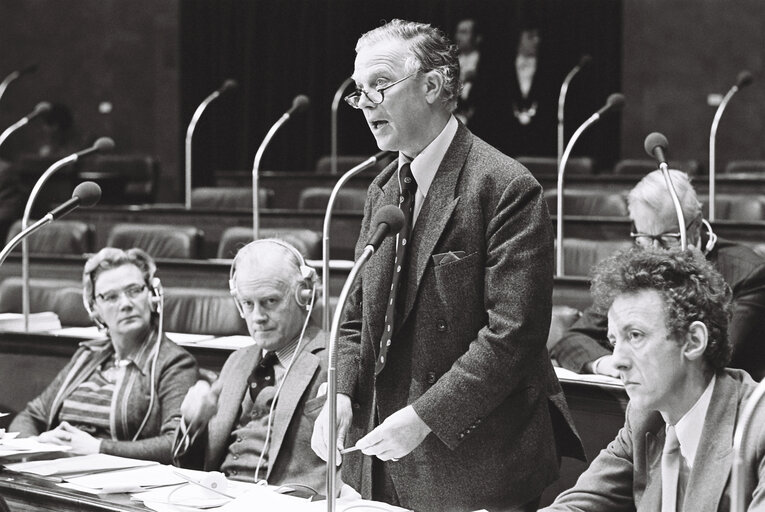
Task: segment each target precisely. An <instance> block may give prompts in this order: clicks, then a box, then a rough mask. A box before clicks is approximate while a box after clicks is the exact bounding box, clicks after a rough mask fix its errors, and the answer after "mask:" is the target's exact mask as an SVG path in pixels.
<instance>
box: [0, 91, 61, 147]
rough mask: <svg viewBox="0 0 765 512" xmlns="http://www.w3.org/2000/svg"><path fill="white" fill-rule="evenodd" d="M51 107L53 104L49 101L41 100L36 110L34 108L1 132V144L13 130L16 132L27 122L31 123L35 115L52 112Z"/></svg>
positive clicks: (0, 144)
mask: <svg viewBox="0 0 765 512" xmlns="http://www.w3.org/2000/svg"><path fill="white" fill-rule="evenodd" d="M51 108H52V107H51V104H50V103H48V102H47V101H41V102H40V103H38V104H37V105H35V108H34V110H32V112H30V113H29V114H27V115H26V116H24V117H22V118H21V119H19V120H18V121H16V122H15V123H13V124H12V125H11V126H9V127H8V128H6V129H5V130H4V131H3V133H0V146H2V145H3V142H5V140H6V139H7V138H8V137H10V136H11V134H12V133H13V132H15V131H16V130H18V129H19V128H21V127H23V126H25V125H26V124H27V123H29V121H31V120H32V119H34V118H35V117H37V116H39V115H40V114H44V113H45V112H50V109H51Z"/></svg>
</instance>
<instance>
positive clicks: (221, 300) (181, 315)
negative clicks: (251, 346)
mask: <svg viewBox="0 0 765 512" xmlns="http://www.w3.org/2000/svg"><path fill="white" fill-rule="evenodd" d="M163 316H164V319H163V320H164V326H163V327H164V329H165V331H166V332H183V333H194V334H214V335H216V336H231V335H237V334H247V325H246V324H245V322H244V320H243V319H242V317H241V316H239V311H237V309H236V304H235V303H234V298H233V297H232V296H231V294H230V293H229V292H228V290H221V289H200V288H180V287H171V288H165V303H164V314H163Z"/></svg>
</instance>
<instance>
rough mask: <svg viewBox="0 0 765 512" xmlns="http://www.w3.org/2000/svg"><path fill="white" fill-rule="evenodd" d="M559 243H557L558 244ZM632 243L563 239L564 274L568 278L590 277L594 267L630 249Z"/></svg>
mask: <svg viewBox="0 0 765 512" xmlns="http://www.w3.org/2000/svg"><path fill="white" fill-rule="evenodd" d="M556 243H557V242H556ZM630 247H632V241H630V240H628V239H625V240H586V239H583V238H564V239H563V262H564V265H563V273H564V274H565V275H567V276H589V275H590V274H591V271H592V267H594V266H595V265H596V264H598V263H599V262H600V261H602V260H604V259H606V258H608V257H609V256H611V255H612V254H613V253H615V252H616V251H620V250H623V249H629V248H630Z"/></svg>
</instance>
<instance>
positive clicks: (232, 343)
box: [194, 336, 255, 350]
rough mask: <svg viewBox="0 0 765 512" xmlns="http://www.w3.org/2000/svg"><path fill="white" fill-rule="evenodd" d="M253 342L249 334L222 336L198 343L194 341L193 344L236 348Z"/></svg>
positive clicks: (229, 348) (247, 345)
mask: <svg viewBox="0 0 765 512" xmlns="http://www.w3.org/2000/svg"><path fill="white" fill-rule="evenodd" d="M254 344H255V340H253V339H252V338H251V337H249V336H224V337H222V338H215V339H212V340H207V341H200V342H199V343H194V346H195V347H208V348H220V349H228V350H237V349H240V348H244V347H249V346H250V345H254Z"/></svg>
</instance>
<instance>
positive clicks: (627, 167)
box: [614, 158, 702, 176]
mask: <svg viewBox="0 0 765 512" xmlns="http://www.w3.org/2000/svg"><path fill="white" fill-rule="evenodd" d="M667 165H668V166H669V168H670V169H677V170H679V171H683V172H685V173H686V174H687V175H688V176H697V175H698V174H700V173H701V171H702V168H701V164H699V161H698V160H670V161H669V162H667ZM658 168H659V166H658V165H657V164H656V160H651V159H649V158H634V159H633V158H627V159H624V160H620V161H618V162H617V163H616V165H615V166H614V174H629V175H639V176H645V175H646V174H648V173H649V172H651V171H655V170H656V169H658Z"/></svg>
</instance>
